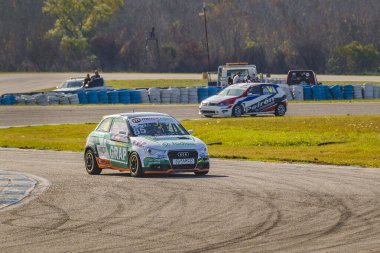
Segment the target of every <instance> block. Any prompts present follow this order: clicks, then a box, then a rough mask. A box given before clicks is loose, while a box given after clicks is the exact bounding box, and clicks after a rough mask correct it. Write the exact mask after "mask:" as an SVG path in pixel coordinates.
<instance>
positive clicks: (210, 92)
mask: <svg viewBox="0 0 380 253" xmlns="http://www.w3.org/2000/svg"><path fill="white" fill-rule="evenodd" d="M207 89H208V91H207V92H208V96H209V97H211V96H214V95H216V94H218V88H217V87H212V86H209V87H207Z"/></svg>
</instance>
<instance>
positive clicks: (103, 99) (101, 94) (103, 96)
mask: <svg viewBox="0 0 380 253" xmlns="http://www.w3.org/2000/svg"><path fill="white" fill-rule="evenodd" d="M98 100H99V103H100V104H108V96H107V91H105V90H103V91H98Z"/></svg>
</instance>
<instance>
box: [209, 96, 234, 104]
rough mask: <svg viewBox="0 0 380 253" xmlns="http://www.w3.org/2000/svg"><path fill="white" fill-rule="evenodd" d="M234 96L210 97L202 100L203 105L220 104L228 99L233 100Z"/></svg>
mask: <svg viewBox="0 0 380 253" xmlns="http://www.w3.org/2000/svg"><path fill="white" fill-rule="evenodd" d="M235 97H236V96H218V95H215V96H211V97H209V98H207V99H205V100H203V101H202V102H203V103H220V102H223V101H225V100H227V99H230V98H235Z"/></svg>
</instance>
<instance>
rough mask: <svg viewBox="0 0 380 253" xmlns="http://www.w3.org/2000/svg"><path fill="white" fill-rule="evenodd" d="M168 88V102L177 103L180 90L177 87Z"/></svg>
mask: <svg viewBox="0 0 380 253" xmlns="http://www.w3.org/2000/svg"><path fill="white" fill-rule="evenodd" d="M169 90H170V103H172V104H178V103H179V101H180V95H181V92H180V90H179V89H178V88H174V87H171V88H169Z"/></svg>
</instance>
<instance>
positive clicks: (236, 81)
mask: <svg viewBox="0 0 380 253" xmlns="http://www.w3.org/2000/svg"><path fill="white" fill-rule="evenodd" d="M240 75H241V73H240V72H237V73H236V76H235V77H234V80H233V82H232V83H233V84H236V83H240V82H241V80H240Z"/></svg>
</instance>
